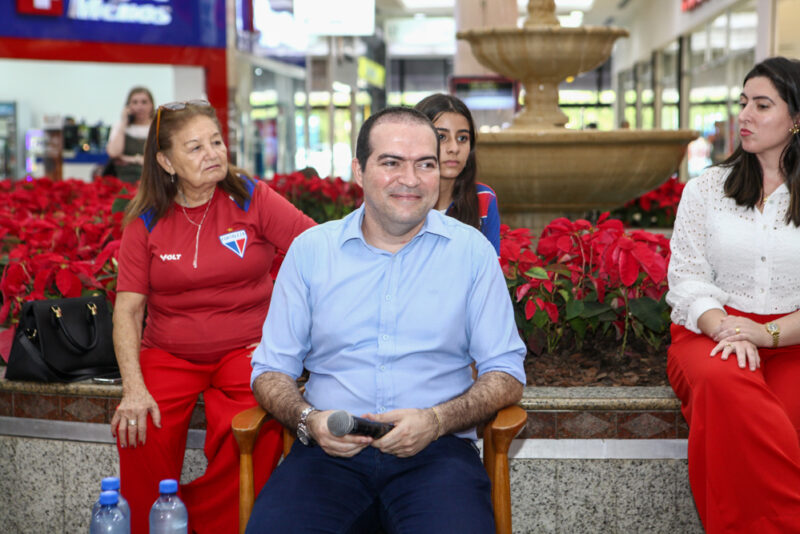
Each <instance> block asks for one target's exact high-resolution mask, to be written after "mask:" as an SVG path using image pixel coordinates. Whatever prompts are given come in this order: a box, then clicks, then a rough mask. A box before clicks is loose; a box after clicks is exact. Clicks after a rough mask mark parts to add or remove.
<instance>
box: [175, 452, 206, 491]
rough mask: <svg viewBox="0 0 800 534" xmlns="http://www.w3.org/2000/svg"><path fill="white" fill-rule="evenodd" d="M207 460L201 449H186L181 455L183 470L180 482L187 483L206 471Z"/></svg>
mask: <svg viewBox="0 0 800 534" xmlns="http://www.w3.org/2000/svg"><path fill="white" fill-rule="evenodd" d="M207 465H208V460H206V455H205V453H204V452H203V449H186V454H184V456H183V471H182V472H181V484H188V483H189V482H191V481H192V480H194V479H196V478H197V477H199V476H200V475H202V474H203V473H205V471H206V466H207Z"/></svg>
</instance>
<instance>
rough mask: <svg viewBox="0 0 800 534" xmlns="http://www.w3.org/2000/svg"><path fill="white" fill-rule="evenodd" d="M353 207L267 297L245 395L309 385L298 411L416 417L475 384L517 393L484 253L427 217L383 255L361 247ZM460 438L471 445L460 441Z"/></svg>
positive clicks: (472, 237) (323, 228) (514, 360)
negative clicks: (495, 384) (400, 412)
mask: <svg viewBox="0 0 800 534" xmlns="http://www.w3.org/2000/svg"><path fill="white" fill-rule="evenodd" d="M362 218H363V207H361V208H359V209H358V210H356V211H354V212H353V213H351V214H349V215H348V216H347V217H345V218H344V219H341V220H338V221H331V222H328V223H325V224H323V225H320V226H316V227H314V228H311V229H309V230H307V231H305V232H304V233H303V234H301V235H300V236H298V237H297V238H296V239H295V240H294V242H293V243H292V246H291V247H290V248H289V251H288V253H287V254H286V259H285V260H284V262H283V265H282V266H281V270H280V273H279V274H278V278H277V281H276V283H275V289H274V291H273V293H272V302H271V304H270V308H269V313H268V315H267V319H266V321H265V322H264V329H263V335H262V339H261V343H260V344H259V345H258V347H257V348H256V350H255V352H254V353H253V360H252V365H253V373H252V376H251V384H252V382H253V381H254V380H255V378H256V377H257V376H258V375H260V374H261V373H265V372H268V371H277V372H280V373H284V374H286V375H289V376H290V377H292V378H297V377H298V376H300V374H301V372H302V371H303V367H304V366H305V367H306V368H307V369H308V370H309V373H310V376H309V379H308V383H307V384H306V389H305V397H306V400H307V401H308V402H309V403H310V404H311V405H313V406H314V407H316V408H317V409H320V410H334V409H335V410H347V411H348V412H350V413H353V414H355V415H361V414H365V413H370V412H371V413H382V412H386V411H390V410H394V409H398V408H428V407H430V406H434V405H436V404H439V403H442V402H444V401H447V400H450V399H452V398H454V397H457V396H458V395H460V394H462V393H463V392H464V391H466V390H467V389H469V387H470V386H471V384H472V373H471V369H470V363H472V362H473V361H474V362H475V364H476V366H477V369H478V373H479V375H480V374H483V373H486V372H489V371H502V372H505V373H507V374H509V375H511V376H513V377H514V378H516V379H517V380H519V381H520V382H521V383H523V384H524V383H525V372H524V369H523V360H524V358H525V352H526V351H525V346H524V344H523V343H522V340H521V339H520V337H519V334H518V333H517V327H516V325H515V323H514V312H513V309H512V305H511V298H510V296H509V293H508V289H507V287H506V282H505V278H504V277H503V274H502V271H501V269H500V264H499V262H498V261H497V255H496V252H495V250H494V248H493V247H492V245H491V244H490V243H489V242H488V241H487V240H486V238H485V237H484V236H483V235H482V234H481V233H480V232H479V231H478V230H476V229H475V228H472V227H470V226H467V225H465V224H462V223H460V222H458V221H457V220H455V219H453V218H451V217H447V216H445V215H442V214H441V213H439V212H438V211H436V210H431V211H430V212H429V213H428V215H427V218H426V220H425V222H424V224H423V227H422V229H421V230H420V231H419V233H418V234H417V235H416V236H415V237H414V238H412V240H411V241H410V242H409V243H408V244H407V245H405V246H404V247H403V248H402V249H401V250H399V251H398V252H396V253H394V254H392V253H390V252H387V251H385V250H381V249H378V248H375V247H373V246H371V245H369V244H367V242H366V241H365V240H364V235H363V233H362V231H361V221H362ZM464 435H471V436H473V437H474V433H472V432H471V433H466V434H464Z"/></svg>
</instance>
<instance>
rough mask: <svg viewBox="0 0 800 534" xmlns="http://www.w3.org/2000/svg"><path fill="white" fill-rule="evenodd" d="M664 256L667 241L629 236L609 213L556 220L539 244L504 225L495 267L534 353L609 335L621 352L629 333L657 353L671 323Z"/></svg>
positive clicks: (638, 234)
mask: <svg viewBox="0 0 800 534" xmlns="http://www.w3.org/2000/svg"><path fill="white" fill-rule="evenodd" d="M669 255H670V252H669V240H668V239H666V238H665V237H663V236H661V235H657V234H651V233H649V232H646V231H643V230H634V231H628V230H626V229H625V228H624V226H623V224H622V222H621V221H619V220H616V219H609V218H608V213H605V214H603V215H602V216H601V217H600V219H599V221H598V223H597V224H596V225H592V224H591V223H589V222H588V221H586V220H583V219H580V220H576V221H570V220H568V219H565V218H559V219H556V220H554V221H553V222H551V223H550V224H549V225H548V226H547V227H545V229H544V231H543V232H542V235H541V237H540V238H539V240H538V241H536V242H534V240H533V239H532V237H531V235H530V231H529V230H528V229H526V228H521V229H515V230H511V229H509V228H508V227H507V226H506V225H502V226H501V242H500V262H501V265H502V268H503V273H504V274H505V277H506V280H507V283H508V287H509V290H510V291H511V296H512V300H513V301H514V303H515V308H516V314H517V325H518V326H519V327H520V330H521V332H522V333H523V335H524V337H525V339H526V340H527V341H528V346H529V348H530V349H531V350H532V351H533V352H535V353H540V352H542V351H544V350H547V351H548V352H553V351H555V350H556V348H557V347H558V346H559V344H562V345H564V344H569V342H572V343H573V344H574V345H576V346H577V348H580V347H581V346H582V344H583V343H584V341H585V340H586V339H587V338H590V337H591V336H614V337H615V338H616V339H617V340H619V341H620V354H622V352H624V350H625V346H626V344H627V342H628V335H629V333H630V332H633V334H634V335H635V336H636V337H638V338H641V339H643V340H644V341H645V342H646V343H647V344H648V345H650V346H653V347H658V346H659V345H660V343H661V341H662V339H663V336H664V334H665V333H666V331H667V327H668V325H669V310H668V307H667V304H666V302H665V300H664V294H665V293H666V290H667V264H668V262H669Z"/></svg>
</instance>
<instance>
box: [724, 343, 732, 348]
mask: <svg viewBox="0 0 800 534" xmlns="http://www.w3.org/2000/svg"><path fill="white" fill-rule="evenodd" d="M725 346H726V347H728V348H729V349H730V348H733V345H731V344H730V343H725Z"/></svg>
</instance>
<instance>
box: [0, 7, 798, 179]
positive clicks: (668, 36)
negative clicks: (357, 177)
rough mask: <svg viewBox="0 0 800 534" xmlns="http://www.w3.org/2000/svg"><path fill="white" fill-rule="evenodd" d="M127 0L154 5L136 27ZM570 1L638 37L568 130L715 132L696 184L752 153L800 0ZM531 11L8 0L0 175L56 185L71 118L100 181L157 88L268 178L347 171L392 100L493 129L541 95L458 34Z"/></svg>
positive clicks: (76, 171) (571, 105)
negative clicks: (749, 89) (431, 105)
mask: <svg viewBox="0 0 800 534" xmlns="http://www.w3.org/2000/svg"><path fill="white" fill-rule="evenodd" d="M28 4H29V5H30V6H36V5H42V6H51V7H50V8H49V9H50V10H51V12H49V13H48V12H47V10H46V9H45V10H43V11H42V12H41V13H37V10H36V9H26V8H24V7H23V6H25V5H28ZM114 4H123V5H130V6H133V7H137V6H138V7H137V9H138V11H137V10H135V9H132V8H131V10H129V11H128V13H132V14H133V15H132V16H129V17H128V19H127V20H126V18H125V17H126V16H127V15H125V13H126V12H124V11H123V10H122V8H121V7H119V8H117V9H118V11H116V12H115V11H114V8H113V7H112V6H113V5H114ZM345 4H346V5H347V6H348V8H347V9H346V10H344V9H342V6H343V5H345ZM555 5H556V14H557V16H558V20H559V22H560V24H561V25H562V26H564V27H571V26H617V27H621V28H624V29H626V30H627V32H628V36H627V37H623V38H620V39H618V40H617V42H616V45H615V47H614V48H613V52H612V53H611V55H610V57H609V58H608V59H607V60H605V61H603V62H602V63H601V64H600V65H596V66H594V65H593V66H592V68H591V70H589V71H588V72H580V73H578V72H576V73H574V74H573V75H569V76H568V77H566V79H565V80H563V81H562V82H561V83H560V85H559V97H558V100H559V101H558V103H559V105H560V107H561V109H562V110H563V111H564V112H565V113H566V115H567V116H568V118H569V122H568V123H567V125H566V127H567V128H570V129H584V128H587V127H592V128H594V127H596V128H597V129H599V130H601V131H602V130H613V129H615V128H618V127H620V125H623V124H624V125H630V127H631V128H634V129H678V128H688V129H693V130H695V131H697V132H699V133H700V135H701V137H700V138H699V139H698V140H697V141H695V142H693V143H692V145H691V146H690V148H689V151H688V158H687V161H686V163H685V165H684V169H683V173H684V176H685V177H689V176H695V175H697V174H698V173H699V172H700V171H701V170H702V169H703V168H704V167H706V166H707V165H708V164H709V163H710V162H712V161H715V160H718V159H719V158H720V157H721V154H724V153H727V152H728V151H730V149H731V147H732V146H733V145H734V144H735V139H734V137H735V136H734V132H735V117H736V104H737V99H738V95H739V92H740V89H741V88H740V84H741V80H742V77H743V74H744V73H745V72H747V70H748V69H749V68H750V67H751V66H752V65H753V64H754V62H756V61H758V60H760V59H763V58H765V57H768V56H771V55H785V56H797V55H800V41H799V40H798V38H797V36H796V32H794V31H792V29H791V28H792V27H793V25H792V21H797V20H800V5H798V3H797V2H795V1H793V0H706V1H687V0H668V1H667V0H664V1H661V0H659V1H658V2H654V1H649V0H557V1H556V2H555ZM104 6H105V7H104ZM527 8H528V2H527V0H492V1H491V2H488V1H485V0H347V2H327V1H315V0H303V1H299V0H294V1H293V0H204V1H202V2H183V1H181V0H147V1H145V0H130V1H128V2H111V1H110V0H108V1H105V0H104V1H100V0H98V1H88V0H82V1H78V0H73V1H68V0H63V1H60V0H52V1H47V2H38V1H37V2H31V1H30V0H28V1H23V0H19V1H15V2H4V5H3V7H1V8H0V10H2V12H0V18H2V20H4V22H3V23H2V24H0V79H2V80H3V83H2V85H0V112H2V117H1V118H0V120H2V122H0V177H22V176H38V175H41V174H42V173H43V172H44V166H43V161H42V158H43V155H42V152H43V150H44V149H43V147H42V146H43V144H44V143H43V142H42V139H43V135H44V134H43V132H44V131H45V130H47V129H49V128H55V127H57V126H58V125H59V124H64V123H67V124H70V125H72V124H74V125H76V127H77V130H78V132H79V133H78V134H77V135H75V134H72V135H69V134H68V135H67V136H66V137H65V145H64V156H63V157H64V160H63V163H64V168H63V172H64V173H65V176H74V177H79V178H84V179H88V178H89V177H90V176H91V174H92V173H93V172H96V167H97V166H102V164H103V161H104V157H105V156H104V149H103V147H104V144H105V140H106V138H107V136H108V131H109V128H110V126H111V125H113V124H114V122H115V121H117V120H118V117H119V113H120V112H119V110H120V108H121V105H122V101H123V99H124V97H125V95H126V93H127V91H128V89H130V87H132V86H135V85H143V86H145V87H148V88H149V89H150V90H151V91H152V93H153V95H154V96H155V100H156V104H159V103H163V102H168V101H174V100H186V99H192V98H208V99H209V100H210V101H211V102H212V104H213V105H214V106H215V107H216V108H217V109H218V110H220V111H221V112H224V113H225V116H226V117H227V121H226V126H227V127H228V139H229V141H230V148H231V154H232V158H233V160H234V161H235V162H236V163H237V164H239V165H240V166H243V167H244V168H248V169H250V170H252V171H253V172H254V173H255V174H257V175H259V176H263V177H267V178H268V177H270V176H272V175H273V174H274V173H284V172H289V171H291V170H294V169H301V168H304V167H308V166H311V167H314V168H316V169H317V170H318V172H319V173H320V175H322V176H341V177H342V178H344V179H348V178H349V176H350V160H351V158H352V154H353V146H354V137H355V133H356V132H357V131H358V127H359V125H360V124H361V123H362V122H363V120H364V118H365V116H368V115H369V114H370V113H371V112H372V111H374V110H376V109H380V108H382V107H384V106H386V105H399V104H401V105H414V104H415V103H416V102H418V101H419V100H420V99H422V98H423V97H425V96H426V95H428V94H431V93H435V92H450V93H452V94H455V95H456V96H459V97H461V98H462V99H463V100H464V101H465V102H467V103H468V105H469V106H470V108H471V110H472V111H473V113H474V114H475V116H476V119H477V121H478V123H479V125H480V128H481V131H489V130H491V129H493V128H494V129H496V128H503V126H507V125H508V124H509V122H510V121H511V119H512V117H513V115H514V113H515V112H517V111H518V110H519V108H520V106H521V104H522V103H523V102H524V98H525V94H524V93H525V88H524V86H523V85H522V84H520V83H519V81H518V80H512V79H510V78H508V77H506V76H502V75H500V74H497V73H495V72H493V71H492V70H490V69H488V68H487V67H485V66H483V65H482V64H480V63H479V62H478V61H476V60H475V58H474V56H473V55H472V51H471V50H470V45H469V44H468V43H467V42H466V41H464V40H459V39H458V38H457V37H456V33H457V32H459V31H465V30H469V29H473V28H482V27H507V26H519V25H522V24H524V23H525V20H526V19H527V18H528V13H527ZM53 9H55V10H56V12H57V10H59V9H60V15H58V14H57V15H53V11H52V10H53ZM104 10H105V11H104ZM158 10H161V11H158ZM151 12H152V13H153V14H154V15H153V16H152V17H150V15H149V14H150V13H151ZM162 12H163V13H166V14H167V15H166V16H167V17H168V18H169V20H168V21H167V19H164V18H159V17H158V16H157V15H158V14H159V13H162ZM137 13H144V14H145V15H143V16H142V17H140V18H139V19H137V18H136V16H137V15H136V14H137ZM170 14H171V15H170ZM148 17H150V18H148ZM164 22H168V24H164ZM85 148H88V150H84V149H85Z"/></svg>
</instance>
